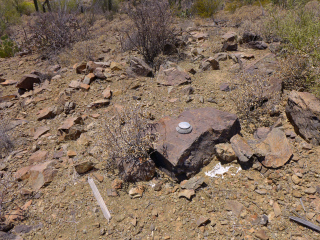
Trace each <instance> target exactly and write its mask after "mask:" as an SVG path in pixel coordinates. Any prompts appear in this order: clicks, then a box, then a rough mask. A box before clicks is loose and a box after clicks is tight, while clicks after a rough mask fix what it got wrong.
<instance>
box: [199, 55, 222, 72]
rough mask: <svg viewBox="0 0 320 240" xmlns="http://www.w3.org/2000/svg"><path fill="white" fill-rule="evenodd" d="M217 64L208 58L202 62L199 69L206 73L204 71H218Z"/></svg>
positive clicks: (211, 58) (214, 60)
mask: <svg viewBox="0 0 320 240" xmlns="http://www.w3.org/2000/svg"><path fill="white" fill-rule="evenodd" d="M219 68H220V67H219V62H218V61H217V60H216V59H214V58H213V57H210V58H208V59H206V60H204V61H203V62H202V63H201V65H200V69H201V70H202V71H206V70H209V69H212V70H219Z"/></svg>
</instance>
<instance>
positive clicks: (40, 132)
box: [33, 126, 50, 140]
mask: <svg viewBox="0 0 320 240" xmlns="http://www.w3.org/2000/svg"><path fill="white" fill-rule="evenodd" d="M49 131H50V127H47V126H43V127H39V128H37V130H36V131H35V133H34V136H33V139H34V140H37V139H38V138H39V137H41V136H42V135H43V134H46V133H47V132H49Z"/></svg>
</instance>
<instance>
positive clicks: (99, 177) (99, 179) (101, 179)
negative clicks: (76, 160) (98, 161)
mask: <svg viewBox="0 0 320 240" xmlns="http://www.w3.org/2000/svg"><path fill="white" fill-rule="evenodd" d="M93 176H94V177H95V178H96V179H97V180H98V181H99V182H103V180H104V177H103V176H102V175H101V174H99V173H97V172H94V173H93Z"/></svg>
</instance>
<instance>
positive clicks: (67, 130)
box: [58, 117, 84, 140]
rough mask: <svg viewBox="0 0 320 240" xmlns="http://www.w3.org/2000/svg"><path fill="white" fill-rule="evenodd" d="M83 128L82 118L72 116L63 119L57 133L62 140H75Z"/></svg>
mask: <svg viewBox="0 0 320 240" xmlns="http://www.w3.org/2000/svg"><path fill="white" fill-rule="evenodd" d="M83 131H84V129H83V119H82V118H81V117H72V118H68V119H66V120H65V121H64V123H63V124H62V126H60V127H59V128H58V132H59V135H60V136H62V137H63V139H64V140H76V139H78V138H79V137H80V135H81V133H82V132H83Z"/></svg>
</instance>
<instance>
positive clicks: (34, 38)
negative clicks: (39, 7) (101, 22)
mask: <svg viewBox="0 0 320 240" xmlns="http://www.w3.org/2000/svg"><path fill="white" fill-rule="evenodd" d="M90 26H91V25H90V24H89V23H88V21H87V20H86V18H85V17H81V16H80V15H76V14H75V13H66V12H48V13H39V14H38V15H37V16H36V18H35V19H34V21H32V22H30V23H29V26H28V28H27V30H26V34H25V40H24V47H26V48H29V49H31V50H36V51H39V52H40V54H41V55H42V56H43V57H46V58H49V59H50V58H52V57H54V56H56V55H57V54H58V53H59V52H61V50H62V49H64V48H67V47H71V46H72V45H73V44H74V43H76V42H79V41H82V40H85V39H87V38H88V37H89V31H90Z"/></svg>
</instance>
